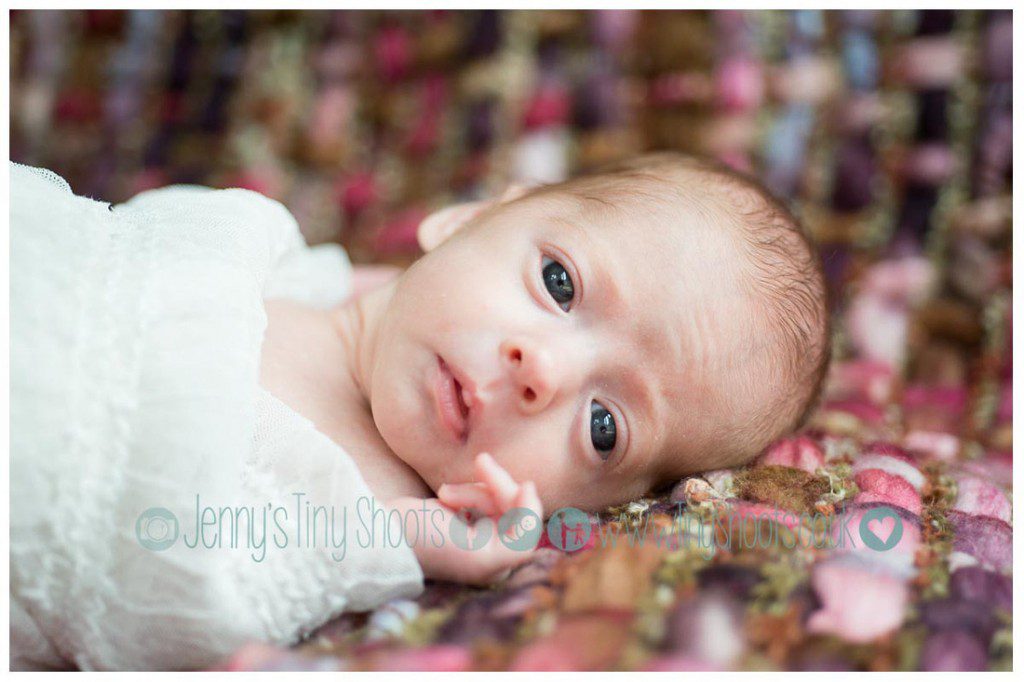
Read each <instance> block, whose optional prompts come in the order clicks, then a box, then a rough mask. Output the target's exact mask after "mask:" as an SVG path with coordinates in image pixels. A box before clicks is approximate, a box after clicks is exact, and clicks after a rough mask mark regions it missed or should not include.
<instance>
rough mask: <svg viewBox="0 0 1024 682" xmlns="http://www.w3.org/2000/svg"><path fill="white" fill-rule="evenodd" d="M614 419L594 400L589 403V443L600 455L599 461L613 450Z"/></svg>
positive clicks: (606, 409)
mask: <svg viewBox="0 0 1024 682" xmlns="http://www.w3.org/2000/svg"><path fill="white" fill-rule="evenodd" d="M615 431H616V429H615V417H613V416H612V413H611V412H609V411H608V408H606V407H605V406H604V405H602V404H601V403H599V402H597V401H596V400H595V401H593V402H591V403H590V441H591V442H592V443H593V444H594V449H595V450H597V451H598V452H599V453H601V459H608V455H609V454H610V453H611V451H612V450H613V449H615Z"/></svg>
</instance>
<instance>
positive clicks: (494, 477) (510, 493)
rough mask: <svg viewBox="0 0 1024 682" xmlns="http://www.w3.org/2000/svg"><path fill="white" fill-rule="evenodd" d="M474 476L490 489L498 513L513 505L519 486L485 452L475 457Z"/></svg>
mask: <svg viewBox="0 0 1024 682" xmlns="http://www.w3.org/2000/svg"><path fill="white" fill-rule="evenodd" d="M476 475H477V477H478V478H480V479H481V481H482V482H483V483H485V484H486V485H487V487H488V488H489V489H490V491H491V496H492V497H493V498H494V502H495V504H496V505H497V506H498V511H499V512H500V513H504V512H506V511H508V510H509V509H510V508H512V507H513V506H514V505H515V499H516V495H517V494H518V493H519V484H518V483H516V481H515V479H514V478H512V476H511V475H510V474H509V473H508V472H507V471H505V470H504V469H503V468H502V467H501V465H500V464H498V463H497V462H496V461H494V458H493V457H491V456H490V455H489V454H487V453H486V452H481V453H480V454H479V455H477V456H476Z"/></svg>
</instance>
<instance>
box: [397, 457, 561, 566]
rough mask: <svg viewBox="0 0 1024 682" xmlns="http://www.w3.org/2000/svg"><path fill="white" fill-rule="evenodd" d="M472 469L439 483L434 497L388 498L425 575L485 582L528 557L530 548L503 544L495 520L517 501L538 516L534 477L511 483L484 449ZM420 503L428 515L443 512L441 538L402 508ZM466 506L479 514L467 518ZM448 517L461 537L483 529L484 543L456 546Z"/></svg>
mask: <svg viewBox="0 0 1024 682" xmlns="http://www.w3.org/2000/svg"><path fill="white" fill-rule="evenodd" d="M474 470H475V474H476V478H477V480H476V481H475V482H472V483H456V484H445V485H442V486H441V487H440V489H439V490H438V491H437V492H438V497H437V498H430V499H428V500H422V499H418V498H414V497H401V498H397V499H395V500H392V502H391V504H390V506H391V508H392V509H397V510H398V511H400V512H401V513H402V515H403V517H404V518H406V519H407V521H406V539H407V542H409V543H410V544H412V545H413V551H414V552H415V553H416V559H417V560H418V561H419V563H420V566H421V568H422V569H423V575H424V576H426V577H428V578H434V579H438V580H452V581H457V582H463V583H470V584H476V585H486V584H489V583H492V582H495V581H497V580H501V579H503V578H504V577H505V576H507V575H508V574H509V573H510V572H511V570H512V569H513V568H515V567H516V566H518V565H520V564H522V563H525V562H527V561H529V560H530V559H531V558H532V557H533V554H534V552H533V549H529V550H520V549H513V548H510V547H508V546H506V545H505V543H504V542H502V541H501V539H500V538H499V537H498V530H497V522H498V519H499V518H500V517H501V515H502V514H504V513H506V512H508V511H509V510H510V509H515V508H517V507H519V508H523V509H526V510H529V511H531V512H533V513H534V514H536V515H537V519H543V518H544V509H543V507H542V505H541V502H540V498H539V497H538V496H537V488H536V486H535V485H534V483H533V482H532V481H526V482H525V483H523V484H519V483H516V481H515V480H514V479H513V478H512V477H511V476H510V475H509V473H508V472H507V471H505V470H504V469H503V468H501V466H500V465H499V464H498V463H497V462H495V461H494V458H492V457H491V456H490V455H488V454H486V453H481V454H480V455H477V458H476V462H475V465H474ZM424 509H425V510H426V514H427V515H428V518H433V517H443V521H441V523H439V524H438V525H439V526H440V528H441V529H442V531H443V537H442V538H438V537H437V536H436V534H435V535H434V536H432V537H431V536H428V534H427V533H424V532H423V531H422V528H423V527H424V524H422V523H420V522H419V521H417V522H416V527H415V528H414V527H413V524H412V521H411V517H413V514H408V513H407V512H409V511H412V512H420V513H422V510H424ZM471 509H472V510H475V511H477V512H479V513H480V514H481V515H482V516H480V518H477V519H475V520H474V519H470V520H468V521H467V517H468V514H467V513H465V512H468V510H471ZM453 517H454V519H453ZM453 523H454V524H455V528H456V529H458V530H460V531H461V533H462V536H463V537H475V535H476V534H477V533H481V532H489V533H490V535H489V538H488V540H487V543H486V544H484V545H483V546H482V547H480V548H479V549H464V548H462V547H459V546H458V545H457V544H456V543H455V542H453V540H452V537H451V535H452V533H451V532H449V529H450V528H452V524H453ZM484 526H489V527H486V528H485V527H484ZM463 544H465V543H463Z"/></svg>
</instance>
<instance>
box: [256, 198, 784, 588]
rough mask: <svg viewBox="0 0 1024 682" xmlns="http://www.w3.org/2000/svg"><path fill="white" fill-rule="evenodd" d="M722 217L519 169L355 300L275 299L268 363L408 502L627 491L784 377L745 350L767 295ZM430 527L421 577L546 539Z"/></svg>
mask: <svg viewBox="0 0 1024 682" xmlns="http://www.w3.org/2000/svg"><path fill="white" fill-rule="evenodd" d="M724 220H726V218H725V215H724V213H722V212H721V211H720V210H719V207H717V206H716V205H715V204H714V202H712V201H709V200H699V201H694V202H692V203H680V202H673V204H672V205H671V206H669V205H662V204H659V203H658V202H652V205H651V207H650V208H649V209H648V208H645V209H643V210H635V209H634V208H632V207H631V208H630V209H629V210H623V209H622V208H621V207H618V206H614V205H612V204H611V203H609V202H607V201H605V200H603V199H602V197H600V196H598V197H592V198H591V197H579V196H577V195H570V194H568V193H561V192H558V191H545V192H527V191H526V190H524V189H523V188H520V187H512V188H510V189H509V190H508V191H506V192H505V193H504V194H503V195H502V196H501V197H499V198H497V199H494V200H490V201H483V202H477V203H472V204H463V205H458V206H453V207H449V208H446V209H444V210H442V211H439V212H438V213H435V214H434V215H432V216H430V217H429V218H428V219H427V220H425V221H424V223H423V224H422V225H421V227H420V229H419V241H420V244H421V246H422V247H423V249H424V251H425V255H424V256H423V257H422V258H421V259H420V260H418V261H417V262H416V263H414V264H413V265H412V266H411V267H410V268H409V269H408V270H406V271H404V272H403V273H401V274H400V275H399V276H397V277H395V278H394V279H391V280H390V281H384V280H386V277H380V276H379V275H380V273H379V272H378V273H376V275H375V278H376V280H377V281H376V282H375V283H374V284H375V287H374V288H372V289H371V290H369V291H365V292H364V293H361V294H360V295H358V296H357V297H355V298H353V299H352V300H350V301H349V302H347V303H346V304H344V305H342V306H340V307H338V308H336V309H333V310H329V311H321V310H315V309H312V308H307V307H304V306H302V305H300V304H298V303H294V302H289V301H267V302H266V310H267V314H268V328H267V331H266V335H265V339H264V346H263V351H262V353H263V354H262V362H261V383H262V384H263V386H264V387H265V388H266V389H267V390H269V391H270V392H271V393H273V394H274V395H275V396H277V397H278V398H279V399H280V400H282V401H283V402H284V403H286V404H287V405H289V406H290V407H292V408H293V409H295V410H296V411H297V412H299V413H300V414H302V415H304V416H305V417H307V418H308V419H310V420H311V421H312V422H313V423H314V425H315V426H316V427H317V428H318V429H319V430H321V431H322V432H323V433H325V434H326V435H327V436H328V437H330V438H331V439H332V440H334V441H335V442H337V443H339V444H340V445H341V446H342V447H343V448H344V449H345V451H346V452H347V453H348V454H349V455H350V456H351V457H352V458H353V460H354V461H355V463H356V464H357V466H358V467H359V469H360V472H361V473H362V474H363V476H364V478H365V479H366V482H367V484H368V485H369V487H370V489H371V490H372V491H373V492H374V494H375V495H376V496H377V497H378V498H379V499H382V500H386V501H387V502H388V504H389V505H390V506H391V507H392V508H394V509H397V510H400V511H409V510H423V509H424V508H426V509H428V510H440V512H441V513H443V514H445V515H455V514H459V518H460V519H462V520H463V521H457V522H456V523H460V522H465V523H468V524H470V525H473V524H482V523H494V522H495V521H496V520H497V518H498V517H500V516H501V515H502V514H503V513H505V512H506V511H507V510H509V509H511V508H513V507H523V508H526V509H529V510H531V511H532V512H534V513H535V514H537V516H538V517H539V518H541V519H543V518H544V512H545V510H547V511H549V512H550V511H553V510H555V509H558V508H560V507H563V506H574V507H577V508H580V509H582V510H597V509H601V508H604V507H606V506H608V505H610V504H616V503H620V502H624V501H627V500H629V499H633V498H635V497H637V496H639V495H642V494H644V493H645V492H647V491H649V490H650V489H651V488H652V487H653V486H655V485H657V484H659V483H662V482H664V481H665V480H670V479H671V478H673V477H678V476H679V475H680V473H685V472H688V471H697V470H701V469H703V468H714V466H715V462H714V461H711V462H708V461H707V456H708V455H707V453H708V452H709V451H714V448H715V445H714V443H715V440H714V437H715V436H718V435H719V434H720V433H721V431H722V424H724V423H725V421H726V420H727V419H728V418H730V417H733V416H735V415H736V414H744V411H746V413H749V412H750V411H752V410H753V409H755V406H756V405H757V404H758V403H759V401H764V400H765V397H766V396H767V394H768V393H769V392H771V391H775V390H778V386H777V385H776V384H775V383H774V381H773V379H772V377H771V376H769V375H768V373H767V372H765V373H764V374H763V375H762V374H759V373H758V370H757V368H756V367H754V368H751V367H750V366H749V365H750V363H749V362H747V363H745V362H743V359H744V358H745V357H747V355H748V354H749V353H750V352H751V351H750V344H749V343H748V341H749V339H750V338H751V337H753V336H755V332H756V322H755V320H756V318H757V315H756V313H757V306H756V304H755V303H753V302H752V301H751V297H750V296H749V294H748V291H747V289H746V288H745V287H744V283H743V281H742V277H741V276H740V274H739V272H740V269H741V268H740V267H739V262H740V260H741V258H742V256H741V255H740V251H739V246H738V243H737V240H736V239H735V238H734V237H733V236H731V231H730V230H727V229H723V228H722V227H721V222H722V221H724ZM737 364H738V365H742V366H743V367H744V368H745V370H744V372H743V373H740V372H738V371H735V370H734V369H733V366H734V365H737ZM470 510H472V512H471V513H470ZM445 519H446V521H445V523H443V524H441V527H442V528H447V527H448V526H447V521H448V519H450V516H446V517H445ZM411 535H412V533H410V536H411ZM414 549H415V551H416V555H417V557H418V559H419V561H420V563H421V565H422V567H423V570H424V574H425V575H426V576H427V577H429V578H439V579H449V580H458V581H462V582H468V583H487V582H489V581H492V580H494V579H496V578H497V577H500V576H502V575H504V574H506V573H507V572H508V571H509V570H510V569H511V568H513V567H515V566H516V565H518V564H520V563H522V562H524V561H527V560H529V559H530V557H531V552H529V551H516V550H514V549H509V548H507V547H505V545H504V544H503V543H501V542H499V541H498V539H497V537H495V536H494V535H493V534H492V535H491V539H490V541H489V543H488V545H487V546H486V547H484V548H483V549H480V550H463V549H460V548H459V547H458V546H457V545H456V544H455V543H453V542H444V543H443V544H442V545H441V546H440V547H438V546H436V543H432V542H429V541H420V542H416V543H415V546H414Z"/></svg>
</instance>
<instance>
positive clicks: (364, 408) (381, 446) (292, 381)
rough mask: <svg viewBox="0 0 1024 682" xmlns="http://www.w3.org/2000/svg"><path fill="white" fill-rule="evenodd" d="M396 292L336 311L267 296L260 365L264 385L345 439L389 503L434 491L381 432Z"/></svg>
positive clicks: (374, 295) (369, 481) (335, 438)
mask: <svg viewBox="0 0 1024 682" xmlns="http://www.w3.org/2000/svg"><path fill="white" fill-rule="evenodd" d="M389 298H390V292H387V291H376V292H372V293H368V294H366V295H364V296H363V297H361V298H360V299H358V300H356V301H351V302H349V303H346V304H345V305H343V306H340V307H338V308H335V309H333V310H330V311H324V310H318V309H315V308H310V307H308V306H305V305H302V304H299V303H295V302H293V301H267V302H266V304H265V307H266V310H267V332H266V334H265V336H264V342H263V349H262V359H261V367H260V381H261V383H262V385H263V386H264V388H266V389H267V390H268V391H270V393H272V394H273V395H275V396H276V397H277V398H278V399H279V400H281V401H282V402H284V403H285V404H286V405H288V406H289V407H291V408H292V409H293V410H295V411H296V412H298V413H299V414H301V415H302V416H304V417H306V418H307V419H309V420H310V421H311V422H312V423H313V425H314V426H315V427H316V428H317V430H319V431H320V432H321V433H323V434H324V435H326V436H327V437H328V438H330V439H331V440H333V441H334V442H335V443H337V444H338V445H340V446H341V447H342V448H343V449H344V450H345V452H346V454H348V455H349V456H350V457H351V458H352V460H353V461H354V462H355V464H356V466H357V467H358V468H359V471H360V473H361V474H362V476H363V478H364V480H365V481H366V483H367V485H369V486H370V489H371V490H372V491H373V493H374V495H375V496H376V497H377V498H379V499H380V500H382V501H385V502H386V501H387V500H390V499H392V498H395V497H404V496H418V497H425V496H429V495H430V491H429V488H427V486H426V484H424V483H423V481H422V480H421V479H420V477H419V476H418V475H417V474H416V472H415V471H414V470H413V469H412V468H410V467H409V466H408V465H407V464H405V462H403V461H402V460H401V459H400V458H399V457H398V456H397V455H396V454H395V453H394V452H393V451H392V450H391V449H390V448H389V447H388V445H387V443H385V442H384V439H383V438H381V437H380V433H379V432H378V431H377V427H376V424H375V423H374V420H373V415H372V413H371V410H370V393H369V391H370V385H371V382H370V378H371V372H372V368H373V362H374V357H375V343H376V333H377V329H378V328H379V321H380V319H381V315H382V314H383V312H384V310H386V306H387V301H388V300H389Z"/></svg>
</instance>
